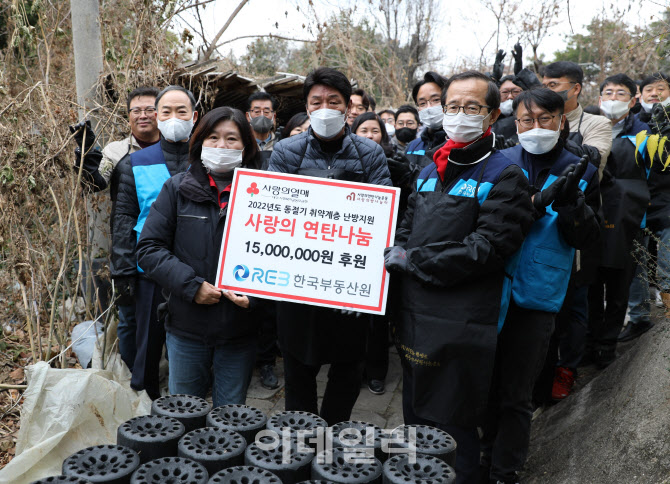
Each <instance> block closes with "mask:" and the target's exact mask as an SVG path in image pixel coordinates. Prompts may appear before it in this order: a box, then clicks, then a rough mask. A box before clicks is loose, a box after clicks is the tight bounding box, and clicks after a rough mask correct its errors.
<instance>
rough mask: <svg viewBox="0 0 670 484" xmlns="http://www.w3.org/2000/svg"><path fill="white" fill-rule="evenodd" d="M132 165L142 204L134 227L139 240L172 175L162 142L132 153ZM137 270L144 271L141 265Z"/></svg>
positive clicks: (136, 187)
mask: <svg viewBox="0 0 670 484" xmlns="http://www.w3.org/2000/svg"><path fill="white" fill-rule="evenodd" d="M130 166H131V167H132V168H133V175H134V176H135V190H136V192H137V201H138V203H139V206H140V215H139V217H137V223H136V224H135V227H134V230H135V232H136V233H137V240H139V238H140V233H141V232H142V227H144V222H145V221H146V219H147V216H148V215H149V210H150V209H151V205H153V203H154V202H155V201H156V198H157V197H158V194H159V193H160V191H161V189H162V188H163V185H164V184H165V182H166V181H168V179H169V178H170V176H172V175H170V170H168V167H167V165H166V164H165V155H163V150H162V149H161V144H160V142H159V143H156V144H153V145H151V146H148V147H147V148H144V149H143V150H139V151H136V152H134V153H131V154H130ZM137 270H138V271H139V272H144V271H143V270H142V269H141V268H140V266H139V265H138V266H137Z"/></svg>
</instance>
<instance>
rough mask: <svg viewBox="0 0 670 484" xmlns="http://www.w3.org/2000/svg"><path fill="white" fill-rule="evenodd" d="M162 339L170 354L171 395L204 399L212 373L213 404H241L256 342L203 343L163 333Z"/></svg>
mask: <svg viewBox="0 0 670 484" xmlns="http://www.w3.org/2000/svg"><path fill="white" fill-rule="evenodd" d="M165 342H166V345H167V349H168V352H169V353H170V360H169V367H170V377H169V380H168V388H169V390H170V393H171V394H173V395H174V394H177V393H185V394H187V395H195V396H197V397H201V398H205V397H206V396H207V390H208V389H209V385H210V382H211V380H212V378H211V374H212V373H213V374H214V379H213V380H214V381H213V383H214V385H213V388H212V398H213V400H214V407H220V406H221V405H229V404H244V403H245V401H246V396H247V388H248V387H249V381H250V380H251V373H252V371H253V368H254V361H255V359H256V341H245V342H226V343H224V344H220V345H216V346H207V345H205V344H203V343H201V342H198V341H195V340H191V339H188V338H183V337H181V336H177V335H175V334H173V333H167V336H166V341H165Z"/></svg>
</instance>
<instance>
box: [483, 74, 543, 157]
mask: <svg viewBox="0 0 670 484" xmlns="http://www.w3.org/2000/svg"><path fill="white" fill-rule="evenodd" d="M539 85H541V83H540V80H539V79H538V78H537V76H536V75H535V73H534V72H531V71H530V70H528V69H527V68H526V69H521V71H520V72H519V73H518V74H515V75H513V76H512V75H510V76H505V77H503V78H502V79H500V117H498V120H497V121H496V122H495V124H494V125H493V132H494V133H495V134H496V136H502V137H503V138H504V139H505V141H509V140H512V141H513V142H515V141H517V137H516V123H515V122H514V116H513V112H512V103H513V102H514V99H515V98H516V97H517V96H518V95H519V94H521V93H522V92H523V91H526V90H528V89H530V88H531V87H533V86H539ZM508 146H509V145H508Z"/></svg>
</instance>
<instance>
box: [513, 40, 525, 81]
mask: <svg viewBox="0 0 670 484" xmlns="http://www.w3.org/2000/svg"><path fill="white" fill-rule="evenodd" d="M512 57H514V75H515V76H516V75H517V74H518V73H519V72H521V69H523V49H522V48H521V44H520V43H518V42H517V43H516V44H514V48H513V49H512Z"/></svg>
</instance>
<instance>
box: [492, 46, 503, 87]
mask: <svg viewBox="0 0 670 484" xmlns="http://www.w3.org/2000/svg"><path fill="white" fill-rule="evenodd" d="M504 58H505V51H504V50H502V49H500V50H499V51H498V53H497V54H496V60H495V62H494V63H493V72H492V74H493V78H494V79H495V80H496V81H500V79H501V78H502V76H503V66H502V62H503V59H504Z"/></svg>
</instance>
